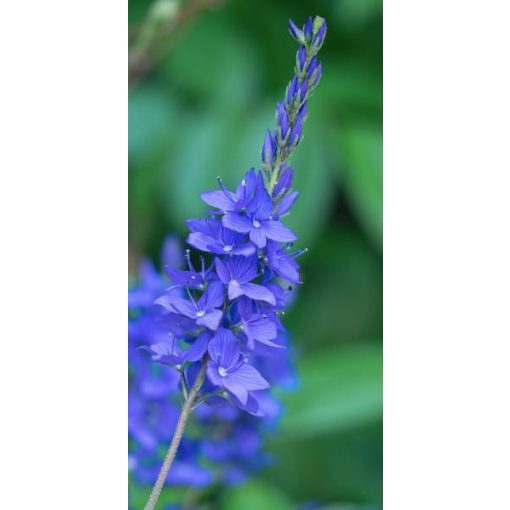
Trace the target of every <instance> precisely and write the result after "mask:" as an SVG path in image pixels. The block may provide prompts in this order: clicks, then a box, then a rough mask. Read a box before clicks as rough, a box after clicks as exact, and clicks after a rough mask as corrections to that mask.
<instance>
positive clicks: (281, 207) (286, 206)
mask: <svg viewBox="0 0 510 510" xmlns="http://www.w3.org/2000/svg"><path fill="white" fill-rule="evenodd" d="M298 196H299V192H298V191H293V192H292V193H289V194H288V195H286V196H284V197H283V198H282V199H281V200H280V202H278V207H277V209H276V212H277V214H278V216H281V215H282V214H285V213H286V212H288V211H289V210H290V208H291V207H292V206H293V205H294V202H295V201H296V199H297V197H298Z"/></svg>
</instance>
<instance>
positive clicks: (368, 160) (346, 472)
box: [129, 0, 382, 510]
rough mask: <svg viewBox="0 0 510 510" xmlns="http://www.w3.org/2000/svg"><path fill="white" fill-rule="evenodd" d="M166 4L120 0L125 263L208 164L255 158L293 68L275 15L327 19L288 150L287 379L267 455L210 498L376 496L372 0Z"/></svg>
mask: <svg viewBox="0 0 510 510" xmlns="http://www.w3.org/2000/svg"><path fill="white" fill-rule="evenodd" d="M154 5H156V6H154ZM175 5H177V7H178V11H175V10H174V2H172V1H160V2H156V4H154V2H150V1H148V0H129V24H130V59H131V61H130V64H131V65H130V82H131V85H130V92H129V243H130V246H129V248H130V270H131V271H133V272H135V271H136V267H137V265H138V262H139V260H140V258H141V257H142V256H144V255H149V256H152V257H153V258H154V259H155V260H157V257H158V254H159V250H160V247H161V244H162V241H163V238H164V236H165V234H167V233H170V232H176V233H180V234H181V235H184V234H185V220H186V219H187V218H191V217H196V216H199V215H200V214H201V213H202V212H203V209H204V204H203V203H201V201H200V199H199V197H198V193H199V191H201V190H204V189H211V188H214V187H215V186H216V176H217V175H221V176H222V177H223V178H224V180H225V181H226V183H227V185H228V186H229V187H230V186H233V185H234V183H236V181H237V180H239V178H240V177H241V176H242V175H243V173H244V172H245V171H246V170H247V169H248V168H249V167H250V166H259V160H260V156H259V155H260V148H261V145H262V141H263V136H264V130H265V128H267V127H273V125H274V105H275V102H276V101H277V100H280V98H282V97H283V94H284V91H285V87H286V85H287V83H288V81H289V79H290V78H291V76H292V71H293V64H294V55H295V51H296V44H295V42H294V41H293V40H292V38H291V37H290V36H289V35H288V31H287V20H288V18H292V19H293V20H294V21H295V22H296V23H297V24H298V25H301V24H302V23H304V21H305V19H306V17H307V16H308V15H312V16H313V15H316V14H319V15H321V16H323V17H325V18H326V20H327V22H328V34H327V38H326V43H325V45H324V47H323V49H322V51H321V60H322V62H323V79H322V81H321V83H320V85H319V87H318V89H317V92H316V94H315V95H314V97H313V98H312V99H311V101H310V103H309V116H308V120H307V122H306V124H305V129H304V133H305V135H304V140H303V142H302V144H301V146H300V148H299V150H298V152H297V155H296V156H295V157H294V158H293V160H292V162H291V163H292V166H293V167H294V168H295V170H296V182H295V188H296V189H298V190H299V191H300V192H301V196H300V198H299V200H298V202H297V204H296V206H295V207H294V209H293V213H292V214H291V215H290V216H289V217H288V224H289V226H291V227H292V228H293V229H294V230H295V231H296V232H297V233H298V235H299V237H300V241H299V244H300V246H302V247H305V246H306V247H308V248H309V249H310V251H309V253H307V254H306V255H305V256H303V257H302V258H301V259H300V263H301V264H302V265H303V279H304V285H303V286H302V287H301V289H300V292H299V296H298V299H297V301H296V303H295V305H294V306H293V308H292V309H291V310H290V311H289V312H288V314H287V322H286V325H287V326H288V329H289V332H290V333H291V335H292V339H293V342H294V344H295V347H296V361H297V368H298V373H299V378H300V387H299V388H298V389H297V390H296V391H295V392H294V393H290V394H288V393H287V394H283V395H282V397H283V400H284V402H285V407H286V411H285V414H284V416H283V418H282V423H281V427H280V429H279V430H278V431H277V432H275V434H274V435H273V436H272V437H270V438H268V441H267V447H266V451H268V452H269V453H270V454H271V455H272V456H273V458H274V462H273V464H272V465H271V466H270V467H268V468H266V469H265V470H264V471H262V472H260V473H258V474H257V475H256V476H255V477H254V479H253V480H252V481H251V482H249V483H248V484H246V485H244V486H241V487H238V488H233V489H229V490H228V491H227V492H226V493H225V494H224V495H223V496H222V498H221V500H220V502H219V508H221V509H226V510H234V509H235V510H238V509H243V510H251V509H253V510H261V509H266V508H267V509H271V510H279V509H291V508H299V507H300V505H303V504H305V503H306V504H311V503H317V504H318V505H319V506H318V508H327V509H329V510H332V509H338V510H339V509H347V508H382V5H381V0H328V1H326V0H323V1H320V0H319V1H311V0H301V1H297V0H282V1H274V0H273V1H270V0H263V1H261V0H259V1H257V2H252V1H246V0H244V1H243V0H230V1H228V0H227V1H211V0H209V1H206V0H202V1H194V0H191V1H188V2H182V3H179V2H175ZM168 20H170V21H168ZM172 20H174V21H172ZM310 508H311V507H310Z"/></svg>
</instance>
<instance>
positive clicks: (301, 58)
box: [296, 46, 306, 73]
mask: <svg viewBox="0 0 510 510" xmlns="http://www.w3.org/2000/svg"><path fill="white" fill-rule="evenodd" d="M296 63H297V70H298V71H299V72H300V73H302V72H303V71H304V69H305V63H306V48H305V47H304V46H300V47H299V50H298V52H297V58H296Z"/></svg>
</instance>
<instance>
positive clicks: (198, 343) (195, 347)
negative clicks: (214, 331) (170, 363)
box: [183, 332, 211, 361]
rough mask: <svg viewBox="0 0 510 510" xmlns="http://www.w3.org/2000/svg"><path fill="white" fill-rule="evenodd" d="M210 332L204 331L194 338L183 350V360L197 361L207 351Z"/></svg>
mask: <svg viewBox="0 0 510 510" xmlns="http://www.w3.org/2000/svg"><path fill="white" fill-rule="evenodd" d="M210 338H211V334H210V333H208V332H204V333H202V334H200V335H199V336H198V337H197V338H196V340H195V341H194V342H193V343H192V344H191V346H190V347H189V349H188V350H186V351H185V352H184V355H183V358H184V361H198V360H199V359H200V358H202V356H203V355H204V354H205V352H206V351H207V344H208V343H209V339H210Z"/></svg>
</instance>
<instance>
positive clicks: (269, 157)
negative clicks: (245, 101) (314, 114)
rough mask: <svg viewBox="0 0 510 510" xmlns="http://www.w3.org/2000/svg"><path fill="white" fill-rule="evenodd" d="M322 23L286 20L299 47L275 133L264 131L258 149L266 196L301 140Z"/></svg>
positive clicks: (317, 75) (317, 68) (317, 72)
mask: <svg viewBox="0 0 510 510" xmlns="http://www.w3.org/2000/svg"><path fill="white" fill-rule="evenodd" d="M326 30H327V26H326V21H325V20H324V18H321V17H320V16H316V17H315V18H314V19H312V18H311V17H309V18H308V20H307V21H306V23H305V24H304V26H303V27H302V28H298V27H297V25H296V24H295V23H294V22H293V21H292V20H289V31H290V34H291V35H292V37H294V39H295V40H296V41H297V42H298V43H299V45H300V46H299V48H298V51H297V53H296V66H295V75H294V76H293V77H292V79H291V81H290V83H289V85H288V86H287V90H286V92H285V99H284V101H282V102H280V103H277V105H276V126H277V127H276V130H275V131H273V132H270V131H267V132H266V137H265V139H264V144H263V146H262V164H263V166H264V178H265V182H266V187H267V189H268V191H269V192H270V193H272V192H273V189H274V187H275V185H276V182H277V181H278V179H279V177H280V174H281V173H282V172H283V170H284V169H285V162H286V160H287V159H288V158H289V157H290V155H291V154H292V152H293V151H294V149H295V148H296V147H297V146H298V144H299V142H300V141H301V139H302V137H303V123H304V121H305V119H306V115H307V101H308V98H309V97H310V95H311V93H312V92H313V90H314V89H315V87H316V86H317V84H318V83H319V81H320V79H321V76H322V65H321V63H320V62H319V60H318V59H317V53H318V52H319V50H320V49H321V47H322V45H323V43H324V38H325V36H326Z"/></svg>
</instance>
